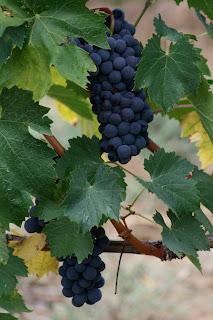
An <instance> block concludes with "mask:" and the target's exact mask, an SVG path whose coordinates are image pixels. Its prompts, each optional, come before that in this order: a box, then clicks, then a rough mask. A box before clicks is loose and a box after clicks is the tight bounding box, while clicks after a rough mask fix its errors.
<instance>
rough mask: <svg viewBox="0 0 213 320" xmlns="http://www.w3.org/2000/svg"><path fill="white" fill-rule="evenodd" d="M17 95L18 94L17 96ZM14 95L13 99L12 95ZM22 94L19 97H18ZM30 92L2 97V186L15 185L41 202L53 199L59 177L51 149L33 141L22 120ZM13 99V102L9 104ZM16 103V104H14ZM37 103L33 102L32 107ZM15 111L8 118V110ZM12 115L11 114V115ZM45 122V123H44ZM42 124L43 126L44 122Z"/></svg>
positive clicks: (0, 149) (8, 92)
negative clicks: (24, 102) (41, 199)
mask: <svg viewBox="0 0 213 320" xmlns="http://www.w3.org/2000/svg"><path fill="white" fill-rule="evenodd" d="M14 92H16V94H15V96H14ZM10 93H11V95H10ZM19 94H20V95H19ZM25 94H26V100H27V101H29V94H28V92H26V93H23V91H19V90H18V91H16V89H12V90H11V91H10V90H7V91H5V92H4V93H3V95H2V96H1V97H0V104H1V106H2V118H1V119H0V136H1V139H0V166H1V180H0V184H2V183H5V184H7V181H8V182H10V183H15V185H16V188H20V190H22V191H24V190H25V191H26V192H29V193H31V194H32V195H34V196H37V197H38V198H42V197H44V198H46V197H50V198H52V197H53V193H54V189H55V180H56V173H55V170H54V161H53V160H52V158H53V157H54V155H55V153H54V152H53V151H52V150H51V149H50V148H48V146H47V145H46V144H45V143H43V142H41V141H39V140H36V139H34V138H33V137H32V136H31V135H30V134H29V132H28V125H27V124H26V119H24V120H25V122H22V119H21V120H20V119H19V112H20V104H22V103H23V98H24V95H25ZM10 99H11V100H10ZM14 99H15V102H16V103H15V104H13V101H14ZM33 105H34V102H33V101H32V102H31V106H33ZM8 106H11V107H12V108H13V117H12V118H11V115H10V117H9V118H8V117H7V115H8V114H7V108H8ZM9 114H10V113H9ZM41 121H42V119H41ZM41 123H42V122H41Z"/></svg>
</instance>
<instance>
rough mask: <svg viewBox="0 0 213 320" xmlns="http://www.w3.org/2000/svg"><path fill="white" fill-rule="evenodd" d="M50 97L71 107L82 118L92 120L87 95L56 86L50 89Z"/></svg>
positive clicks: (72, 89)
mask: <svg viewBox="0 0 213 320" xmlns="http://www.w3.org/2000/svg"><path fill="white" fill-rule="evenodd" d="M48 95H49V96H50V97H52V98H54V99H56V100H57V101H59V102H62V103H63V104H64V105H66V106H67V107H69V108H70V109H71V110H72V111H74V112H76V113H77V114H79V115H80V116H82V117H85V118H87V119H92V113H91V104H90V101H89V98H88V96H85V93H83V94H82V93H81V91H77V90H75V88H72V87H71V88H64V87H63V86H57V85H54V86H52V87H51V88H50V90H49V92H48Z"/></svg>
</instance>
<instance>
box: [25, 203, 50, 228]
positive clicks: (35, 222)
mask: <svg viewBox="0 0 213 320" xmlns="http://www.w3.org/2000/svg"><path fill="white" fill-rule="evenodd" d="M37 204H38V201H36V204H35V205H34V206H32V207H31V208H30V211H29V215H30V218H28V219H27V220H26V221H25V223H24V228H25V230H26V231H27V232H29V233H35V232H37V233H41V232H42V230H43V228H44V227H45V224H46V223H45V222H44V220H40V219H39V218H38V217H34V215H33V214H34V212H35V210H36V207H37Z"/></svg>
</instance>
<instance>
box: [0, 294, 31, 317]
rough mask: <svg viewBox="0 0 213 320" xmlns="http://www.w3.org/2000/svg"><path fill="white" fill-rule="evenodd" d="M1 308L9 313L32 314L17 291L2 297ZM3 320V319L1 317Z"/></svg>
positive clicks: (0, 299)
mask: <svg viewBox="0 0 213 320" xmlns="http://www.w3.org/2000/svg"><path fill="white" fill-rule="evenodd" d="M0 307H1V308H3V309H4V310H6V311H8V312H12V313H13V312H30V310H29V309H28V308H27V307H26V306H25V304H24V301H23V298H22V296H21V295H20V294H19V293H18V291H17V290H14V291H13V292H11V293H10V294H8V295H2V296H0ZM0 319H1V317H0Z"/></svg>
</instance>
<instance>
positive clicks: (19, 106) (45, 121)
mask: <svg viewBox="0 0 213 320" xmlns="http://www.w3.org/2000/svg"><path fill="white" fill-rule="evenodd" d="M0 101H1V103H2V105H3V106H5V107H4V109H3V112H2V118H5V119H13V121H17V122H22V123H24V124H26V125H28V126H30V127H31V128H32V129H33V130H35V131H37V132H39V133H41V134H51V130H50V125H51V123H52V121H51V120H50V119H49V118H47V117H46V114H47V113H48V112H49V109H48V108H45V107H42V106H40V105H39V104H38V103H36V102H33V99H32V93H31V92H29V91H24V90H20V89H18V88H16V87H14V88H12V89H10V90H8V89H4V91H3V92H2V95H1V98H0ZM14 105H16V110H15V111H16V112H15V113H14Z"/></svg>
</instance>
